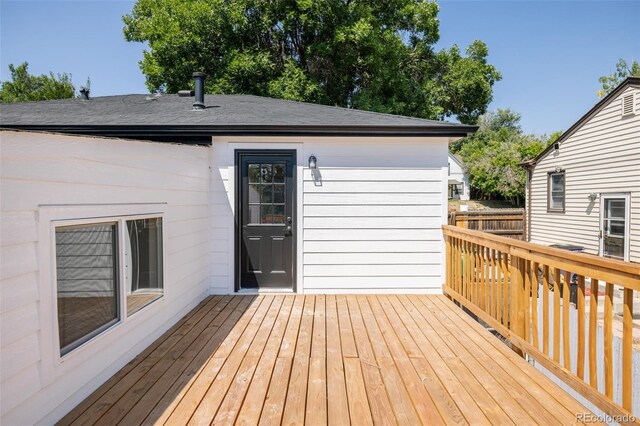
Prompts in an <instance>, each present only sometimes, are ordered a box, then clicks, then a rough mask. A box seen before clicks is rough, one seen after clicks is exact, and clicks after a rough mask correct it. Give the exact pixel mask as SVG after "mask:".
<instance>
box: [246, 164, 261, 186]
mask: <svg viewBox="0 0 640 426" xmlns="http://www.w3.org/2000/svg"><path fill="white" fill-rule="evenodd" d="M249 183H260V164H249Z"/></svg>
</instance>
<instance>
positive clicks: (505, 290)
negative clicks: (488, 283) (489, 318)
mask: <svg viewBox="0 0 640 426" xmlns="http://www.w3.org/2000/svg"><path fill="white" fill-rule="evenodd" d="M501 258H502V262H500V268H501V269H502V325H504V326H505V327H507V326H508V325H509V314H510V308H509V306H510V303H509V294H511V292H510V291H509V255H508V254H507V253H504V252H503V253H502V255H501Z"/></svg>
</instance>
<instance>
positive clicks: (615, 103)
mask: <svg viewBox="0 0 640 426" xmlns="http://www.w3.org/2000/svg"><path fill="white" fill-rule="evenodd" d="M629 91H634V92H635V94H636V96H637V97H640V89H638V88H634V87H629V88H627V89H626V90H625V92H624V93H629ZM622 95H623V94H620V95H618V97H616V98H615V99H613V100H612V101H611V102H609V103H608V104H607V105H606V106H605V107H604V108H603V109H602V110H601V111H599V112H598V113H596V114H595V115H594V116H593V117H591V118H590V119H589V120H588V121H587V122H586V123H585V124H584V125H582V127H581V128H579V129H578V130H577V131H576V132H575V133H574V134H573V135H571V136H569V138H567V139H566V140H565V141H564V142H562V144H561V146H560V150H559V154H558V155H555V154H554V153H553V152H551V153H550V154H549V155H547V156H546V157H545V158H543V159H542V160H541V161H540V162H539V163H538V164H537V165H536V166H535V169H534V173H533V176H532V181H531V203H530V205H529V206H528V208H529V210H530V217H531V218H530V227H529V228H530V238H531V241H532V242H534V243H539V244H547V245H548V244H555V243H569V244H576V245H580V246H584V247H585V248H586V250H587V252H589V253H592V254H599V237H598V232H599V230H600V196H599V197H598V199H597V200H596V202H595V203H591V202H590V201H589V200H588V199H587V196H588V195H589V194H590V193H592V192H595V193H597V194H599V195H601V194H606V193H629V194H630V197H631V213H630V216H631V217H630V222H631V223H630V231H631V232H630V234H631V235H630V238H631V241H630V260H632V261H635V262H640V112H639V113H637V114H636V115H635V116H633V117H625V118H622V117H621V96H622ZM556 167H561V168H563V169H564V170H565V173H566V175H565V176H566V200H565V205H566V210H565V212H564V213H548V212H547V172H549V171H553V170H554V169H555V168H556Z"/></svg>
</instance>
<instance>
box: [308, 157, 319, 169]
mask: <svg viewBox="0 0 640 426" xmlns="http://www.w3.org/2000/svg"><path fill="white" fill-rule="evenodd" d="M317 161H318V160H317V159H316V156H315V155H313V154H311V156H310V157H309V168H310V169H311V170H315V169H316V168H317V165H316V162H317Z"/></svg>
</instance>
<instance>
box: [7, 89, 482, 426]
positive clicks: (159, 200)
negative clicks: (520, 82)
mask: <svg viewBox="0 0 640 426" xmlns="http://www.w3.org/2000/svg"><path fill="white" fill-rule="evenodd" d="M192 103H193V98H189V97H179V96H178V95H163V96H148V95H128V96H111V97H103V98H95V99H90V100H80V99H74V100H63V101H48V102H34V103H24V104H11V105H2V107H1V108H2V110H1V112H2V116H1V119H0V120H1V121H0V125H1V127H2V133H1V152H2V159H1V160H2V161H1V196H2V217H1V224H2V233H1V239H0V249H1V262H2V265H1V266H2V268H1V275H0V278H1V281H0V290H1V299H0V300H1V311H0V315H1V317H0V322H1V333H2V334H1V342H2V343H1V354H2V360H1V362H2V366H1V367H2V368H1V369H0V372H1V376H0V383H1V401H0V402H1V404H0V405H1V410H2V411H1V415H2V417H1V423H2V424H7V425H9V424H34V423H44V424H49V423H52V422H55V421H57V420H59V419H60V418H61V417H62V416H63V415H64V414H65V413H66V412H68V411H69V410H70V409H71V408H73V407H74V406H75V405H77V404H78V403H79V402H80V401H82V400H83V399H84V398H85V397H87V396H88V395H89V394H90V393H91V392H92V391H94V390H95V389H96V388H97V387H98V386H99V385H100V384H101V383H102V382H104V381H105V380H107V379H108V378H109V377H111V376H112V375H113V374H114V373H115V372H116V371H118V370H119V369H120V368H121V367H123V366H124V365H125V364H126V363H127V362H128V361H130V360H131V359H132V358H133V357H134V356H135V355H136V354H138V353H139V352H140V351H142V350H143V349H144V348H145V347H146V346H148V345H149V344H150V343H151V342H153V341H154V340H155V339H157V338H158V337H159V336H160V335H161V334H162V333H163V332H165V331H166V330H167V329H168V328H169V327H171V326H172V325H173V324H175V323H176V322H177V321H178V320H179V318H180V317H181V316H182V315H184V314H185V313H186V312H188V311H189V310H190V309H192V308H193V307H194V306H195V305H196V304H198V303H199V302H200V301H201V300H203V299H204V298H205V297H206V296H207V295H210V294H232V293H236V292H243V293H250V292H258V291H285V292H299V293H339V292H342V293H344V292H348V293H358V292H371V293H374V292H375V293H383V292H393V293H400V292H410V293H433V292H440V291H441V285H442V283H443V269H444V268H443V259H444V253H443V252H444V250H443V237H442V232H441V229H440V226H441V225H442V224H444V223H445V222H446V218H447V185H448V176H447V175H448V166H447V152H448V150H447V148H448V144H449V143H450V142H451V141H453V140H455V139H457V138H460V137H464V136H466V135H467V134H469V133H472V132H473V131H475V127H472V126H464V125H458V124H450V123H444V122H438V121H430V120H417V119H413V118H411V119H409V118H405V117H398V116H392V115H385V114H373V113H367V112H361V111H354V110H348V109H341V108H333V107H326V106H319V105H311V104H304V103H297V102H287V101H281V100H274V99H267V98H260V97H254V96H206V97H205V96H204V95H202V94H201V93H197V94H196V103H195V104H194V105H195V108H193V107H192Z"/></svg>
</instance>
